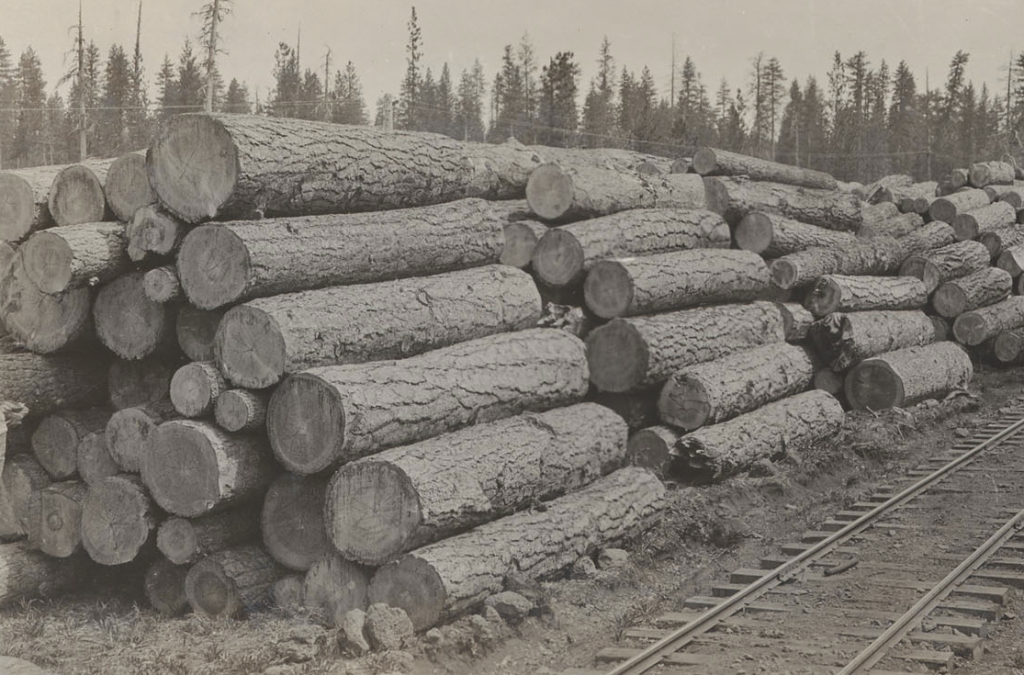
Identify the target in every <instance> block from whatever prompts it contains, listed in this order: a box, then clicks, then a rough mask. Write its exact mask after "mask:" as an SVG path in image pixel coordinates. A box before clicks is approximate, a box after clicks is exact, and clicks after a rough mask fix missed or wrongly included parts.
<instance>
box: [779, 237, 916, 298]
mask: <svg viewBox="0 0 1024 675" xmlns="http://www.w3.org/2000/svg"><path fill="white" fill-rule="evenodd" d="M901 262H903V252H902V248H901V246H900V245H899V243H898V241H897V240H896V239H893V238H891V237H878V238H876V239H871V240H862V241H860V242H858V243H856V244H851V245H849V246H845V247H843V248H841V249H830V248H809V249H807V250H805V251H799V252H797V253H790V254H789V255H785V256H782V257H781V258H776V259H775V260H773V261H772V263H771V276H772V283H774V284H775V285H776V286H778V287H779V288H782V289H790V288H799V287H801V286H807V285H808V284H811V283H813V282H814V281H816V280H817V279H818V278H819V277H821V276H824V275H826V274H844V275H857V276H862V275H881V274H889V273H892V272H895V271H896V270H897V269H899V266H900V263H901Z"/></svg>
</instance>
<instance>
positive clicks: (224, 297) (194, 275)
mask: <svg viewBox="0 0 1024 675" xmlns="http://www.w3.org/2000/svg"><path fill="white" fill-rule="evenodd" d="M250 274H251V270H250V263H249V251H248V249H247V248H246V247H245V243H244V242H243V241H242V240H241V239H240V238H239V237H238V235H236V234H235V233H234V232H232V231H231V230H229V229H227V228H225V227H219V226H217V225H203V226H201V227H197V228H196V229H194V230H192V231H191V232H189V233H188V236H186V237H185V240H184V241H183V242H182V244H181V250H180V251H178V278H179V280H180V282H181V287H182V290H184V291H185V295H187V296H188V299H189V300H190V301H191V302H192V304H194V305H195V306H196V307H199V308H200V309H216V308H217V307H221V306H222V305H227V304H229V303H232V302H235V301H237V300H239V299H240V298H241V297H242V294H243V293H244V291H245V289H246V285H247V284H248V281H249V277H250Z"/></svg>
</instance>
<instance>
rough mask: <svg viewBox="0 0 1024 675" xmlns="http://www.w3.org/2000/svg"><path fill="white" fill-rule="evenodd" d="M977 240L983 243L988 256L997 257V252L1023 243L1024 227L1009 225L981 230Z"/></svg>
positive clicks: (999, 252)
mask: <svg viewBox="0 0 1024 675" xmlns="http://www.w3.org/2000/svg"><path fill="white" fill-rule="evenodd" d="M978 241H980V242H981V243H982V244H984V245H985V248H987V249H988V252H989V255H990V256H992V257H993V258H998V257H999V254H1001V253H1002V252H1003V251H1005V250H1006V249H1008V248H1013V247H1014V246H1020V245H1021V244H1024V228H1020V227H1017V226H1016V225H1010V226H1007V227H1001V228H999V229H998V230H991V231H989V232H982V233H981V236H979V237H978Z"/></svg>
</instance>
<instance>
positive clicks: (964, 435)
mask: <svg viewBox="0 0 1024 675" xmlns="http://www.w3.org/2000/svg"><path fill="white" fill-rule="evenodd" d="M953 433H954V434H956V435H957V436H959V437H960V438H967V437H968V436H970V435H971V432H970V431H968V430H967V429H964V428H963V427H957V428H956V431H954V432H953Z"/></svg>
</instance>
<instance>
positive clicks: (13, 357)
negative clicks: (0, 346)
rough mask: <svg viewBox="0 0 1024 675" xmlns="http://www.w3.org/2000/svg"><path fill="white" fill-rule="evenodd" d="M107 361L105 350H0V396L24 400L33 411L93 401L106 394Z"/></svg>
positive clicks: (91, 403) (99, 399)
mask: <svg viewBox="0 0 1024 675" xmlns="http://www.w3.org/2000/svg"><path fill="white" fill-rule="evenodd" d="M108 363H109V360H108V359H107V358H105V357H104V356H103V355H102V354H94V355H91V356H90V357H89V358H87V359H84V358H82V357H81V356H41V355H38V354H31V353H28V352H19V353H12V354H0V399H4V400H7V401H18V402H19V403H23V404H25V405H26V406H28V409H29V412H30V413H31V414H32V415H45V414H47V413H51V412H54V411H55V410H59V409H61V408H73V407H83V406H87V405H93V404H95V403H97V402H100V401H103V400H104V399H105V398H106V395H107V377H106V372H107V364H108Z"/></svg>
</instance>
